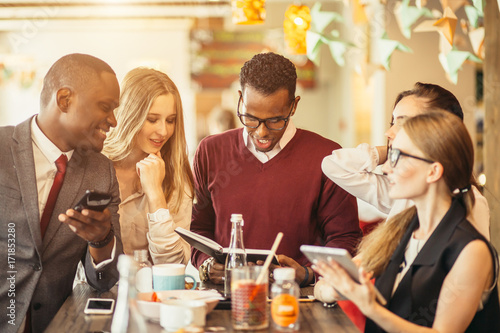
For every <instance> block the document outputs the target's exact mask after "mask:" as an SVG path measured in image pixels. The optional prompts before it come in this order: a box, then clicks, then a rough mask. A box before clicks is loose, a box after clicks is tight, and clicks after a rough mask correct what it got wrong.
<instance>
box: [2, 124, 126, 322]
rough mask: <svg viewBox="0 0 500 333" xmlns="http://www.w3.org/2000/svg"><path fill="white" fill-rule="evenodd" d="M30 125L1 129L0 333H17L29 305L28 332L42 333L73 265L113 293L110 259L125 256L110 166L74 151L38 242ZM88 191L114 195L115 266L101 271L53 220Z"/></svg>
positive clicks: (114, 271)
mask: <svg viewBox="0 0 500 333" xmlns="http://www.w3.org/2000/svg"><path fill="white" fill-rule="evenodd" d="M31 119H32V118H30V119H28V120H26V121H24V122H23V123H21V124H19V125H17V126H15V127H12V126H9V127H1V128H0V143H1V145H0V228H1V230H0V253H1V256H0V257H1V259H0V281H2V282H1V283H0V308H1V309H3V312H4V313H3V314H2V316H3V318H2V320H1V321H0V332H17V330H18V328H19V325H20V324H21V323H22V321H23V319H24V317H25V315H26V312H27V310H28V307H29V306H31V318H32V320H31V321H32V330H33V332H43V330H44V329H45V328H46V327H47V326H48V324H49V323H50V321H51V320H52V318H53V317H54V316H55V314H56V313H57V311H58V310H59V308H60V307H61V305H62V304H63V303H64V301H65V300H66V298H67V297H68V295H69V294H70V293H71V291H72V284H73V279H74V277H75V272H76V268H77V265H78V262H79V261H82V263H83V264H84V267H85V272H86V275H87V280H88V282H89V284H90V285H92V286H93V287H94V288H96V289H98V290H107V289H109V288H111V287H112V286H113V285H114V284H115V283H116V282H117V280H118V277H119V274H118V271H117V269H116V261H117V259H118V255H119V254H120V253H122V252H123V251H122V245H121V239H120V224H119V221H118V217H119V216H118V213H117V212H118V204H119V203H120V198H119V190H118V182H117V180H116V176H115V171H114V168H113V165H112V163H111V161H109V160H108V159H107V158H106V157H105V156H104V155H102V154H99V153H95V152H92V151H87V152H82V151H75V152H74V154H73V156H72V158H71V160H70V161H69V163H68V166H67V169H66V175H65V178H64V183H63V185H62V188H61V191H60V193H59V196H58V198H57V202H56V205H55V207H54V212H53V214H52V218H51V220H50V222H49V225H48V227H47V230H46V233H45V237H44V239H43V241H42V237H41V232H40V218H41V217H40V216H39V215H40V214H39V210H38V192H37V185H36V175H35V164H34V159H33V146H32V139H31ZM87 189H92V190H97V191H102V192H109V193H111V194H112V196H113V199H112V203H111V205H110V206H109V209H110V211H111V213H112V222H113V228H114V232H115V235H116V253H115V258H114V261H113V262H112V263H110V264H108V265H105V267H103V268H101V269H99V270H96V269H95V268H94V266H93V265H92V263H91V260H90V254H89V252H88V246H87V242H86V241H85V240H83V239H82V238H80V237H79V236H77V235H76V234H75V233H74V232H72V231H71V230H70V229H69V227H68V226H67V225H65V224H63V223H61V222H59V221H58V219H57V216H58V215H59V214H60V213H64V212H65V211H66V210H67V209H68V208H70V207H73V206H74V205H75V204H76V202H77V201H78V199H79V198H80V197H81V196H82V195H83V193H84V192H85V190H87ZM6 281H8V283H6ZM6 309H7V310H6ZM5 311H7V316H5V315H6V314H5Z"/></svg>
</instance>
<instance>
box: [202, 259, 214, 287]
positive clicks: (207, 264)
mask: <svg viewBox="0 0 500 333" xmlns="http://www.w3.org/2000/svg"><path fill="white" fill-rule="evenodd" d="M214 261H215V259H214V257H210V258H208V259H206V260H205V261H204V262H203V264H201V266H200V268H198V271H199V272H200V281H201V282H207V281H208V280H210V276H209V275H208V273H209V272H210V268H211V267H212V264H213V263H214Z"/></svg>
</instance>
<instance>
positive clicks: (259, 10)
mask: <svg viewBox="0 0 500 333" xmlns="http://www.w3.org/2000/svg"><path fill="white" fill-rule="evenodd" d="M231 10H232V17H233V23H234V24H261V23H264V20H265V19H266V0H231Z"/></svg>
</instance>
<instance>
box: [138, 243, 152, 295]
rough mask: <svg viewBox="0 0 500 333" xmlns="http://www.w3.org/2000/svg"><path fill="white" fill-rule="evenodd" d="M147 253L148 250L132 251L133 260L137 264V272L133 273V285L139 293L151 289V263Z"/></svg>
mask: <svg viewBox="0 0 500 333" xmlns="http://www.w3.org/2000/svg"><path fill="white" fill-rule="evenodd" d="M148 255H149V252H148V250H135V251H134V260H135V261H136V262H137V265H138V268H137V269H138V270H137V274H136V275H135V287H136V288H137V291H138V292H141V293H147V292H150V291H153V271H152V267H153V265H152V264H151V262H150V261H149V259H148Z"/></svg>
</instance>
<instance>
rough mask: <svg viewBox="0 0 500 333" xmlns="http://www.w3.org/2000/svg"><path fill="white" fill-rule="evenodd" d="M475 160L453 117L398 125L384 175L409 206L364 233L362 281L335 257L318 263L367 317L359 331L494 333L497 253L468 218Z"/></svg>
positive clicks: (497, 324)
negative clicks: (381, 301) (377, 293)
mask: <svg viewBox="0 0 500 333" xmlns="http://www.w3.org/2000/svg"><path fill="white" fill-rule="evenodd" d="M442 129H446V130H445V131H443V130H442ZM473 164H474V150H473V144H472V140H471V138H470V136H469V134H468V132H467V129H466V128H465V126H464V124H463V122H462V121H460V119H459V118H457V117H454V116H452V115H450V114H449V113H448V112H442V111H441V112H432V113H427V114H421V115H418V116H415V117H413V118H410V119H408V120H407V121H406V122H405V123H404V124H403V125H402V128H401V130H400V131H399V132H398V134H397V136H396V137H395V139H394V140H393V142H392V146H391V147H390V148H389V151H388V159H387V161H386V162H385V164H384V166H383V171H384V172H385V173H386V174H387V178H388V183H389V188H388V193H389V196H390V197H391V198H392V199H407V200H412V202H413V203H414V206H412V207H410V208H408V209H406V210H404V211H402V212H401V213H399V214H397V215H395V216H394V217H392V218H391V219H389V220H388V221H386V222H385V223H383V224H381V225H379V226H378V227H377V229H375V230H374V231H373V232H372V233H370V234H369V235H368V236H366V237H365V238H364V239H363V241H362V243H361V244H360V251H359V255H360V258H361V262H360V266H361V269H360V273H359V274H360V280H361V284H358V283H356V282H354V281H353V280H352V279H351V278H350V277H349V275H348V274H347V273H346V272H345V270H343V269H342V268H341V267H340V266H339V265H338V264H336V263H335V262H334V261H331V262H329V263H325V262H320V263H318V264H317V266H316V267H314V269H315V270H316V271H317V272H318V273H319V274H321V275H322V276H323V282H325V283H327V284H328V285H330V286H332V287H334V288H335V289H336V290H337V291H338V292H339V293H341V294H342V295H344V296H345V297H347V298H348V299H349V300H351V301H352V302H354V303H355V304H356V306H357V307H358V308H359V309H360V310H361V311H362V312H363V314H364V315H365V316H366V317H367V318H368V320H367V322H366V326H365V332H421V331H424V332H427V331H429V332H500V309H499V299H498V292H497V287H496V284H497V277H498V258H497V257H496V251H495V250H494V249H493V247H492V246H491V244H490V243H489V242H488V241H487V240H486V239H485V238H484V237H483V236H482V235H481V233H479V232H478V231H477V230H476V229H475V228H474V227H473V226H472V224H471V223H470V222H469V221H468V219H467V215H468V213H469V212H470V211H471V209H472V207H473V206H474V200H475V196H474V194H473V192H472V191H471V187H472V186H473V175H472V171H473ZM478 258H480V260H478ZM368 272H369V273H368ZM372 276H374V277H375V278H376V282H375V286H376V287H377V288H378V289H379V291H380V292H381V293H382V295H383V296H384V297H385V299H386V300H387V301H388V302H387V305H386V306H382V305H380V304H378V303H377V302H376V300H375V292H374V288H373V285H372V284H371V282H370V279H371V278H372ZM426 327H427V328H429V329H428V330H424V329H423V328H426Z"/></svg>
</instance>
